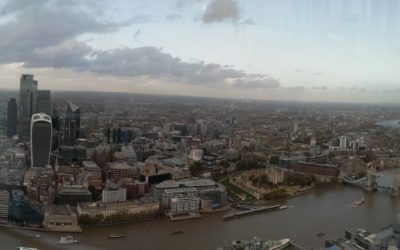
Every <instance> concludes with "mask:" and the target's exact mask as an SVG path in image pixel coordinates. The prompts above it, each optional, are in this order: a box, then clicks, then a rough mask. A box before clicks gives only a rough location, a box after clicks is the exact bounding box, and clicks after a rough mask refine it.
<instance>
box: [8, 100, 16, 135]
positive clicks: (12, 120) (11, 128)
mask: <svg viewBox="0 0 400 250" xmlns="http://www.w3.org/2000/svg"><path fill="white" fill-rule="evenodd" d="M17 119H18V106H17V100H16V99H15V98H11V99H10V100H9V101H8V104H7V137H13V136H14V135H16V134H17Z"/></svg>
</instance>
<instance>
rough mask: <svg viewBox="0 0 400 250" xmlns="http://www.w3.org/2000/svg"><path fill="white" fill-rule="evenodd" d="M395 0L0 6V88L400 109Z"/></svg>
mask: <svg viewBox="0 0 400 250" xmlns="http://www.w3.org/2000/svg"><path fill="white" fill-rule="evenodd" d="M399 2H400V1H398V0H279V1H278V0H147V1H142V0H137V1H134V0H126V1H124V0H113V1H101V0H93V1H91V0H85V1H79V0H68V1H64V0H58V1H57V0H54V1H51V0H48V1H45V0H41V1H32V0H10V1H5V0H0V34H1V36H0V88H8V89H18V88H19V76H20V74H22V73H32V74H34V75H35V78H36V79H37V80H38V81H39V88H41V89H51V90H77V91H79V90H96V91H119V92H132V93H156V94H179V95H198V96H218V97H233V98H245V99H247V98H254V99H280V100H313V101H316V100H318V101H346V102H348V101H352V102H400V98H399V97H400V39H399V38H400V35H399V34H400V17H398V16H399V10H400V3H399Z"/></svg>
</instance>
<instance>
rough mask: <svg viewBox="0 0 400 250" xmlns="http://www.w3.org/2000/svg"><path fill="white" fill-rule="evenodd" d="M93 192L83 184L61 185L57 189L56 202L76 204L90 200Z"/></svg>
mask: <svg viewBox="0 0 400 250" xmlns="http://www.w3.org/2000/svg"><path fill="white" fill-rule="evenodd" d="M91 200H92V194H91V193H90V192H89V190H88V189H87V188H86V187H84V186H82V185H74V186H60V185H59V187H58V190H57V196H56V203H57V204H58V205H67V204H68V205H71V206H76V204H77V203H78V202H89V201H91Z"/></svg>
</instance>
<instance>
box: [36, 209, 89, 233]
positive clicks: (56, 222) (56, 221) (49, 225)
mask: <svg viewBox="0 0 400 250" xmlns="http://www.w3.org/2000/svg"><path fill="white" fill-rule="evenodd" d="M43 209H44V219H43V226H44V227H45V228H46V229H49V230H51V231H53V232H81V231H82V228H81V227H80V226H79V224H78V216H77V214H76V213H75V212H73V211H72V210H71V207H70V206H69V205H46V206H44V208H43Z"/></svg>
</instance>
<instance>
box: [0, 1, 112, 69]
mask: <svg viewBox="0 0 400 250" xmlns="http://www.w3.org/2000/svg"><path fill="white" fill-rule="evenodd" d="M39 2H40V3H42V4H41V5H39ZM23 3H26V5H24V4H23ZM3 9H4V10H5V11H6V12H7V13H10V14H12V15H14V19H12V20H11V21H9V22H7V23H4V24H2V25H0V34H5V35H4V36H2V38H1V39H0V52H1V54H2V56H1V57H0V62H3V63H4V62H19V61H23V60H24V59H25V58H26V55H29V54H31V53H32V51H34V50H42V49H45V48H48V47H52V46H58V45H60V44H61V43H63V42H65V41H66V40H69V39H71V38H76V37H77V36H79V35H82V34H85V33H89V32H93V33H104V32H112V31H115V30H117V28H118V25H117V24H115V23H109V22H103V21H101V20H99V19H97V18H94V15H93V13H92V14H90V13H89V12H87V11H86V10H81V9H79V8H72V7H68V6H66V7H65V8H60V6H59V2H57V1H48V2H44V1H22V0H19V1H18V0H17V1H9V2H8V3H7V4H6V5H5V6H4V8H3Z"/></svg>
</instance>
